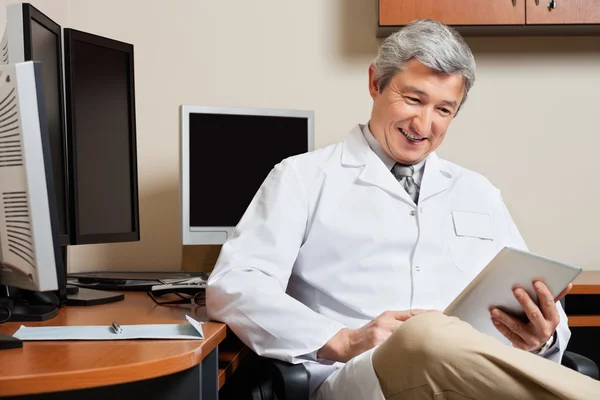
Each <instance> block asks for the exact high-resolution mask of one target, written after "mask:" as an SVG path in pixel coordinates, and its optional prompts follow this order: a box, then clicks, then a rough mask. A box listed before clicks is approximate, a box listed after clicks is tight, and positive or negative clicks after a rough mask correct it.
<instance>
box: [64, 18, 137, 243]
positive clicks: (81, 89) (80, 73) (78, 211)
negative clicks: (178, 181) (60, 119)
mask: <svg viewBox="0 0 600 400" xmlns="http://www.w3.org/2000/svg"><path fill="white" fill-rule="evenodd" d="M64 36H65V83H66V85H65V87H66V109H67V128H68V132H69V149H70V151H69V154H70V155H71V159H70V169H69V172H70V173H69V178H70V182H69V183H70V185H71V187H72V189H73V190H72V196H73V198H72V204H73V217H72V218H71V221H72V224H71V231H72V243H71V244H75V245H77V244H91V243H110V242H126V241H137V240H139V239H140V230H139V217H138V181H137V152H136V124H135V90H134V63H133V45H131V44H128V43H123V42H120V41H117V40H113V39H110V38H106V37H102V36H98V35H94V34H91V33H87V32H82V31H78V30H74V29H65V30H64Z"/></svg>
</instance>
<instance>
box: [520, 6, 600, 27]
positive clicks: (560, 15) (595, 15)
mask: <svg viewBox="0 0 600 400" xmlns="http://www.w3.org/2000/svg"><path fill="white" fill-rule="evenodd" d="M526 7H527V8H526V13H527V20H526V23H527V24H598V23H600V1H598V0H554V2H551V1H548V0H526Z"/></svg>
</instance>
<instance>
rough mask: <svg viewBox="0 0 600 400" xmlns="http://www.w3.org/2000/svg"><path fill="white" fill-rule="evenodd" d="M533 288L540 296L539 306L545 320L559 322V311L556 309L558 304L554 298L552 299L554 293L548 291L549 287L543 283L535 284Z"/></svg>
mask: <svg viewBox="0 0 600 400" xmlns="http://www.w3.org/2000/svg"><path fill="white" fill-rule="evenodd" d="M533 287H534V289H535V292H536V293H537V295H538V304H539V307H540V310H542V313H543V314H544V317H545V319H546V320H547V321H551V322H553V323H554V322H557V321H558V320H559V316H558V310H557V309H556V302H555V301H554V297H552V293H550V290H548V287H546V285H544V283H543V282H541V281H537V282H535V283H534V284H533Z"/></svg>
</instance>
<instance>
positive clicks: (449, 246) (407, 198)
mask: <svg viewBox="0 0 600 400" xmlns="http://www.w3.org/2000/svg"><path fill="white" fill-rule="evenodd" d="M474 79H475V62H474V59H473V56H472V54H471V51H470V50H469V48H468V46H467V45H466V43H465V42H464V41H463V40H462V38H461V37H460V36H459V35H458V34H457V33H456V32H455V31H454V30H452V29H450V28H449V27H447V26H445V25H443V24H440V23H437V22H434V21H430V20H424V21H417V22H414V23H412V24H410V25H408V26H406V27H404V28H403V29H402V30H400V31H399V32H398V33H396V34H394V35H392V36H390V37H389V38H387V39H386V40H385V41H384V42H383V43H382V46H381V48H380V50H379V54H378V56H377V59H376V60H375V61H374V63H373V64H372V65H371V66H370V68H369V91H370V94H371V97H372V98H373V109H372V113H371V118H370V120H369V122H368V123H367V124H365V125H359V126H357V127H356V128H355V129H354V130H352V132H350V134H349V135H348V136H347V138H346V139H345V140H344V141H343V142H342V143H339V144H336V145H333V146H329V147H326V148H324V149H321V150H318V151H314V152H311V153H308V154H304V155H300V156H297V157H292V158H289V159H286V160H284V161H282V162H281V163H280V164H278V165H277V166H275V168H274V169H273V170H272V171H271V173H270V174H269V176H268V177H267V178H266V180H265V182H264V183H263V185H262V186H261V188H260V189H259V191H258V193H257V194H256V196H255V198H254V199H253V201H252V203H251V204H250V206H249V207H248V210H247V212H246V213H245V215H244V216H243V218H242V219H241V221H240V222H239V224H238V226H237V229H236V231H235V233H234V235H233V237H232V238H231V239H230V240H229V241H228V242H227V243H226V244H225V245H224V246H223V248H222V251H221V254H220V257H219V260H218V262H217V265H216V267H215V269H214V271H213V273H212V275H211V277H210V280H209V283H208V289H207V306H208V312H209V315H210V317H211V318H213V319H217V320H221V321H224V322H226V323H227V324H228V325H229V326H230V327H231V329H232V330H233V331H234V332H235V333H236V334H237V335H238V336H239V337H240V338H241V339H242V340H243V341H244V342H245V343H246V344H247V345H248V346H250V347H251V348H252V349H253V350H254V351H255V352H257V353H258V354H260V355H263V356H266V357H272V358H278V359H282V360H286V361H289V362H293V363H298V362H303V363H304V364H305V365H306V367H307V369H308V371H309V374H310V383H311V396H312V397H313V398H315V399H326V400H329V399H344V400H352V399H383V398H387V399H425V398H427V399H429V398H436V399H438V398H439V399H449V398H452V399H454V398H456V399H463V398H464V399H466V398H469V399H481V398H486V399H508V398H510V399H533V398H535V399H558V398H579V399H591V398H596V395H599V394H600V384H599V383H598V382H596V381H594V380H592V379H590V378H587V377H585V376H583V375H581V374H578V373H576V372H574V371H571V370H568V369H566V368H564V367H562V366H560V365H559V362H560V359H561V357H562V354H563V352H564V350H565V347H566V345H567V342H568V340H569V336H570V332H569V329H568V327H567V321H566V316H565V314H564V312H563V310H562V308H561V307H560V305H559V304H556V302H555V300H556V299H553V298H552V296H551V295H550V293H549V291H548V289H547V288H546V287H545V286H544V285H543V284H541V285H539V287H538V288H537V289H536V290H537V293H538V296H539V298H540V305H539V306H538V305H536V304H535V303H534V302H533V301H532V300H531V299H530V298H529V296H528V295H527V294H526V293H525V292H523V291H518V290H517V291H516V292H515V296H516V297H517V299H518V300H519V302H520V303H521V304H522V305H523V308H524V310H525V311H526V312H527V315H528V317H529V319H530V321H531V322H530V323H529V324H524V323H523V322H521V321H519V320H516V319H514V318H512V317H511V316H509V315H507V314H504V313H502V312H501V311H499V310H493V312H492V313H491V318H493V321H494V324H495V325H496V327H497V329H498V330H499V331H500V332H501V333H502V334H503V335H504V336H505V337H506V339H507V342H510V343H512V346H507V345H505V344H504V343H501V342H500V341H498V340H496V339H494V338H492V337H490V336H486V335H483V334H481V333H479V332H477V331H475V330H474V329H473V328H471V327H470V326H469V325H468V324H466V323H464V322H462V321H459V320H457V319H456V318H452V317H447V316H444V315H443V314H442V313H440V312H439V311H435V310H443V309H444V308H445V307H446V306H447V305H448V304H449V303H450V302H451V301H452V300H453V299H454V297H455V296H456V295H457V294H459V293H460V291H461V290H462V289H463V288H464V287H465V286H466V285H467V284H468V283H469V282H470V281H471V280H472V279H473V278H474V277H475V275H477V273H478V272H479V271H480V270H481V269H482V268H483V267H484V266H485V260H489V259H490V258H491V257H492V256H493V255H494V254H495V253H496V252H497V251H498V250H500V249H501V248H502V247H503V246H505V245H510V246H513V247H518V248H523V249H525V248H526V247H525V243H524V242H523V239H522V238H521V236H520V235H519V232H518V230H517V228H516V226H515V224H514V222H513V221H512V219H511V217H510V215H509V213H508V210H507V208H506V206H505V205H504V203H503V201H502V198H501V196H500V192H499V191H498V189H496V188H495V187H494V186H492V184H491V183H490V182H489V181H488V180H486V179H485V178H484V177H483V176H481V175H479V174H477V173H475V172H472V171H469V170H466V169H464V168H461V167H459V166H457V165H454V164H452V163H450V162H447V161H443V160H440V159H439V158H438V157H437V156H436V154H435V152H434V151H435V149H436V148H437V147H438V146H439V145H440V144H441V143H442V141H443V140H444V136H445V134H446V131H447V129H448V126H449V125H450V122H451V121H452V120H453V118H454V117H455V116H456V114H457V113H458V111H459V109H460V107H461V105H462V104H463V103H464V101H465V99H466V97H467V93H468V91H469V89H470V88H471V86H472V85H473V82H474ZM540 283H541V282H540ZM564 294H565V293H563V295H564Z"/></svg>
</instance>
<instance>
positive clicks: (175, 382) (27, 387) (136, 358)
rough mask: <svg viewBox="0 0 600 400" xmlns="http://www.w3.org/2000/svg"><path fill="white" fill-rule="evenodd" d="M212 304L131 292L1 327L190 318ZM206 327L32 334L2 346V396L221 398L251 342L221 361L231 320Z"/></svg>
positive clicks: (0, 330)
mask: <svg viewBox="0 0 600 400" xmlns="http://www.w3.org/2000/svg"><path fill="white" fill-rule="evenodd" d="M204 312H205V311H204V308H203V307H197V306H182V307H173V306H168V307H166V306H158V305H156V304H154V303H153V302H152V300H151V299H150V298H149V297H148V296H147V295H146V294H145V293H137V292H127V293H126V294H125V300H124V301H120V302H117V303H112V304H107V305H99V306H91V307H64V308H61V310H60V312H59V315H58V316H57V317H55V318H53V319H50V320H48V321H44V322H28V323H5V324H3V325H0V333H4V334H13V333H14V332H15V331H16V330H17V329H18V327H19V326H20V325H21V324H23V325H27V326H68V325H110V324H111V323H112V322H113V321H117V322H118V323H119V324H121V325H128V324H162V323H186V320H185V315H186V314H188V315H190V316H192V317H195V318H197V319H201V318H200V317H201V316H197V315H196V314H197V313H198V314H202V316H203V315H204ZM203 330H204V334H205V339H204V340H115V341H54V342H31V341H25V342H23V348H22V349H12V350H3V351H0V396H16V395H32V394H40V393H46V394H47V395H46V396H45V398H49V399H50V398H51V399H61V400H62V399H71V398H73V399H75V398H77V399H82V398H85V399H91V398H97V399H110V398H129V397H130V396H134V395H135V397H140V396H141V397H143V398H152V399H181V398H186V399H188V398H190V399H191V398H196V399H216V398H217V396H218V389H219V388H220V387H221V386H222V385H223V383H224V381H225V379H226V377H227V376H228V375H230V374H231V373H233V371H234V370H235V368H236V367H237V365H236V360H237V361H239V358H241V356H242V355H243V354H241V352H242V350H243V347H240V346H238V347H237V348H235V347H234V348H233V350H232V351H230V352H229V353H224V354H223V356H224V357H225V362H223V361H222V362H221V367H220V368H219V362H218V346H219V344H220V343H221V342H222V341H223V340H224V339H225V337H226V332H227V327H226V326H225V325H224V324H220V323H216V322H207V323H205V324H204V325H203ZM227 359H229V360H230V361H231V362H227V361H226V360H227ZM65 391H69V392H65ZM48 392H54V393H51V394H48ZM56 392H62V393H56ZM21 398H27V397H20V399H21ZM35 398H36V399H39V398H40V397H39V396H36V397H35ZM132 398H133V397H132Z"/></svg>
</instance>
